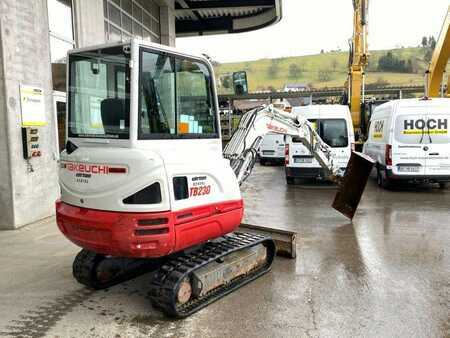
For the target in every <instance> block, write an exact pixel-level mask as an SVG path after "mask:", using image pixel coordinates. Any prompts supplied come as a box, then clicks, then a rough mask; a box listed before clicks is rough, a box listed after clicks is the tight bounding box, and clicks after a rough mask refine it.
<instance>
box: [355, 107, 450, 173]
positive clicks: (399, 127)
mask: <svg viewBox="0 0 450 338" xmlns="http://www.w3.org/2000/svg"><path fill="white" fill-rule="evenodd" d="M449 128H450V99H439V98H437V99H430V100H420V99H405V100H396V101H392V102H388V103H385V104H383V105H381V106H379V107H377V108H376V109H375V111H374V113H373V115H372V117H371V122H370V129H369V137H368V140H367V142H366V143H365V145H364V149H363V152H364V153H365V154H367V155H369V156H371V157H372V158H373V159H374V160H376V161H377V164H378V165H379V167H380V168H382V169H387V170H389V171H391V172H392V174H393V175H395V176H398V177H400V178H401V177H406V178H408V177H411V178H416V177H417V178H421V177H431V178H432V177H446V176H448V177H450V133H449ZM386 146H391V147H392V164H388V163H386Z"/></svg>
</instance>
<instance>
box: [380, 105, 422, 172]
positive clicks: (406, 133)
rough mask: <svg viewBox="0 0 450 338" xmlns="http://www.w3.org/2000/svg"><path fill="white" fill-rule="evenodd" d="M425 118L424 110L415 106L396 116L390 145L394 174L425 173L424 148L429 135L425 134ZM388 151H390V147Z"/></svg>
mask: <svg viewBox="0 0 450 338" xmlns="http://www.w3.org/2000/svg"><path fill="white" fill-rule="evenodd" d="M424 118H425V117H424V114H423V112H421V111H420V110H417V109H414V108H408V111H407V112H405V113H401V114H399V115H397V117H396V118H395V125H394V137H393V142H392V144H391V145H390V146H391V147H392V148H391V152H392V156H391V158H392V172H393V174H394V175H403V176H405V175H406V176H408V175H409V176H417V175H425V167H426V161H425V160H426V158H425V153H424V150H425V149H426V148H425V147H426V146H427V142H426V141H427V137H428V136H427V135H426V134H425V129H424V123H425V122H424ZM386 147H389V145H387V146H386ZM386 151H387V152H389V150H388V149H387V150H386ZM386 157H388V156H387V155H386Z"/></svg>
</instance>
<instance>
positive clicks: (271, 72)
mask: <svg viewBox="0 0 450 338" xmlns="http://www.w3.org/2000/svg"><path fill="white" fill-rule="evenodd" d="M278 64H279V60H277V59H272V60H271V62H270V65H269V67H268V68H267V76H268V77H269V79H274V78H276V77H277V75H278V71H279V70H280V67H279V65H278Z"/></svg>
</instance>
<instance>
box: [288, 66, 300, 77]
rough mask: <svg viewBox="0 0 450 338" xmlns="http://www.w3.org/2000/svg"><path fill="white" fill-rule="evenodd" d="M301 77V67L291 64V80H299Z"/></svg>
mask: <svg viewBox="0 0 450 338" xmlns="http://www.w3.org/2000/svg"><path fill="white" fill-rule="evenodd" d="M301 75H302V70H301V69H300V67H299V66H298V65H297V64H295V63H291V64H290V65H289V77H290V78H291V79H297V78H299V77H300V76H301Z"/></svg>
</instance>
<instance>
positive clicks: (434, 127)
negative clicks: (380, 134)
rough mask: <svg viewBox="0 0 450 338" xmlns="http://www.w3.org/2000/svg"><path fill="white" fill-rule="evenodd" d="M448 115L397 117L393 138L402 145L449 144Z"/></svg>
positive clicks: (449, 122) (449, 121)
mask: <svg viewBox="0 0 450 338" xmlns="http://www.w3.org/2000/svg"><path fill="white" fill-rule="evenodd" d="M449 126H450V114H449V113H444V112H442V113H433V114H407V115H399V116H397V118H396V120H395V138H396V140H397V141H398V142H400V143H404V144H430V143H436V144H446V143H450V135H449V133H448V129H449Z"/></svg>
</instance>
